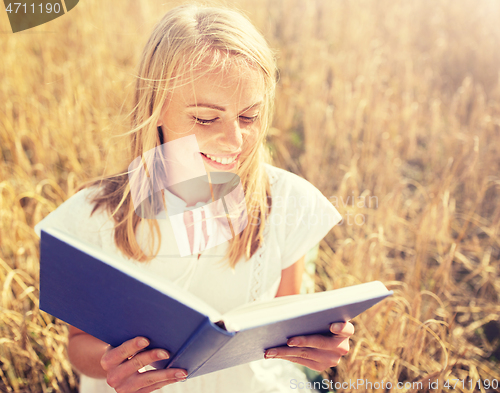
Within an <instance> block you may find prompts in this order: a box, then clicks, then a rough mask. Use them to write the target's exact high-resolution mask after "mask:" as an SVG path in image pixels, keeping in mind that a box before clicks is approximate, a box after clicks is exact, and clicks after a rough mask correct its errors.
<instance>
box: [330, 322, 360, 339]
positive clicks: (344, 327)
mask: <svg viewBox="0 0 500 393" xmlns="http://www.w3.org/2000/svg"><path fill="white" fill-rule="evenodd" d="M330 331H331V332H332V333H334V334H336V335H338V336H344V337H350V336H352V335H353V334H354V325H353V324H352V323H351V322H336V323H332V324H331V325H330Z"/></svg>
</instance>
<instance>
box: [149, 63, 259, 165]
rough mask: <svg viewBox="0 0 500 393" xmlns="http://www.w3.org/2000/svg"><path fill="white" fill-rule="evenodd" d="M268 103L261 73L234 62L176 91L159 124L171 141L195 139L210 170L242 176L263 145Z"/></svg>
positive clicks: (194, 79)
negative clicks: (261, 138) (257, 147)
mask: <svg viewBox="0 0 500 393" xmlns="http://www.w3.org/2000/svg"><path fill="white" fill-rule="evenodd" d="M263 101H264V87H263V82H262V77H261V75H260V74H259V71H257V70H255V69H253V68H250V67H248V66H242V65H236V64H232V65H231V66H229V67H228V68H227V69H226V70H223V71H221V70H220V69H218V70H215V71H211V72H204V73H202V74H200V73H195V74H194V75H193V81H192V82H189V83H181V84H180V86H177V87H175V88H174V89H173V91H172V93H171V94H170V96H169V100H168V102H167V103H166V106H165V108H164V111H163V113H162V115H161V117H160V119H159V122H158V125H159V126H161V129H162V131H163V140H164V142H165V143H166V142H169V141H173V140H176V139H179V138H182V137H185V136H188V135H195V136H196V140H197V142H198V146H199V148H200V154H201V155H202V158H203V162H204V164H205V169H206V170H207V172H214V171H217V172H221V171H228V172H233V173H236V172H237V170H238V167H239V165H240V164H241V162H242V161H243V160H244V159H245V158H246V156H247V155H248V152H249V149H250V148H251V147H252V144H255V143H256V141H257V137H258V135H259V133H260V128H261V124H260V123H261V121H260V117H259V115H260V111H261V109H262V105H263Z"/></svg>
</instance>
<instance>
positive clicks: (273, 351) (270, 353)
mask: <svg viewBox="0 0 500 393" xmlns="http://www.w3.org/2000/svg"><path fill="white" fill-rule="evenodd" d="M277 354H278V351H277V350H276V349H270V350H269V351H267V352H266V356H265V357H266V359H269V358H274V357H275V356H276V355H277Z"/></svg>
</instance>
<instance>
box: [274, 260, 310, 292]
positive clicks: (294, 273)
mask: <svg viewBox="0 0 500 393" xmlns="http://www.w3.org/2000/svg"><path fill="white" fill-rule="evenodd" d="M305 259H306V256H305V255H304V256H303V257H302V258H300V259H299V260H298V261H297V262H295V263H294V264H293V265H292V266H290V267H287V268H286V269H283V270H282V271H281V282H280V286H279V287H278V293H277V294H276V297H280V296H288V295H297V294H299V293H300V286H301V285H302V273H304V261H305Z"/></svg>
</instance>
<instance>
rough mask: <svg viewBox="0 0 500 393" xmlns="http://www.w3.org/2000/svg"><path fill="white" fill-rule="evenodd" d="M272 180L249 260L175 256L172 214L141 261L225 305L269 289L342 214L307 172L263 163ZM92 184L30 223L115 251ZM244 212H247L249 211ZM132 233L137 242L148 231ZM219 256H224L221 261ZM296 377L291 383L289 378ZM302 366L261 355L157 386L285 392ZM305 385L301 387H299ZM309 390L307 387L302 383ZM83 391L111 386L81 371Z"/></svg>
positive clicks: (263, 295) (218, 392)
mask: <svg viewBox="0 0 500 393" xmlns="http://www.w3.org/2000/svg"><path fill="white" fill-rule="evenodd" d="M265 167H266V170H267V173H268V175H269V180H270V183H271V197H272V209H271V214H270V216H269V218H268V222H267V223H266V226H265V232H264V242H263V244H262V245H261V247H260V248H259V249H258V250H257V252H256V253H255V254H254V255H253V256H252V258H250V259H249V260H248V261H245V260H242V261H239V262H238V263H237V264H236V266H235V269H234V270H231V269H230V268H229V267H228V266H227V263H221V261H220V260H221V258H220V256H221V255H224V252H225V250H226V247H227V243H226V244H222V245H220V246H217V247H215V248H211V249H208V250H206V251H205V252H203V253H202V255H201V258H200V259H198V256H197V255H195V256H189V257H182V258H181V257H180V256H179V253H178V247H177V245H176V242H175V238H174V235H173V230H172V226H171V225H170V221H169V219H168V218H166V217H165V215H164V219H159V220H158V223H159V225H160V230H161V239H162V243H161V247H160V252H159V254H158V257H156V258H155V259H154V260H152V261H151V262H149V263H142V264H139V263H138V264H139V265H140V266H141V267H143V268H144V269H147V270H149V271H150V272H152V273H154V274H155V275H157V276H159V277H163V278H164V279H165V281H166V282H170V283H172V282H174V283H175V284H177V285H180V286H182V287H184V288H186V289H187V290H189V291H190V292H192V293H193V294H195V295H197V296H198V297H200V298H201V299H203V300H204V301H205V302H207V303H208V304H210V305H211V306H212V307H214V308H215V309H217V310H218V311H219V312H221V313H224V312H226V311H229V310H231V309H233V308H235V307H237V306H240V305H242V304H245V303H248V302H252V301H255V300H261V299H272V298H274V297H275V295H276V293H277V290H278V286H279V283H280V278H281V270H282V269H285V268H287V267H289V266H291V265H292V264H293V263H294V262H296V261H297V260H298V259H299V258H301V257H302V256H303V255H305V254H306V253H307V251H309V250H310V249H311V248H312V247H314V246H315V245H316V244H317V243H318V242H319V241H320V240H321V239H322V238H323V237H324V236H325V235H326V234H327V233H328V231H329V230H330V229H331V228H332V227H333V226H334V225H335V224H337V223H338V222H339V221H340V220H341V218H342V217H341V215H340V214H339V213H338V211H337V210H336V209H335V207H334V206H333V205H332V204H331V203H330V202H329V201H328V199H326V198H325V197H324V196H323V195H322V194H321V192H320V191H319V190H318V189H316V188H315V187H314V186H313V185H312V184H310V183H309V182H308V181H306V180H305V179H303V178H301V177H299V176H297V175H295V174H292V173H290V172H287V171H285V170H282V169H279V168H276V167H273V166H271V165H267V164H265ZM96 191H98V190H97V188H95V187H94V188H90V189H84V190H82V191H80V192H78V193H77V194H75V195H74V196H72V197H71V198H69V199H68V200H67V201H66V202H64V203H63V204H62V205H61V206H59V208H58V209H56V210H55V211H54V212H52V213H51V214H49V215H48V216H47V217H46V218H45V219H43V220H42V221H41V222H40V223H38V224H37V225H36V226H35V231H36V232H37V233H38V235H39V236H40V230H41V229H43V228H47V227H57V228H60V229H63V230H66V231H68V232H70V233H72V234H74V235H76V236H78V237H80V238H82V239H83V240H86V241H88V242H91V243H93V244H94V245H95V246H96V247H99V248H102V249H103V250H105V251H108V252H113V253H120V251H118V249H117V248H116V246H115V244H114V239H113V223H112V222H111V220H109V219H108V218H109V215H108V214H107V213H105V212H104V211H103V209H99V210H97V211H96V212H95V213H94V214H93V215H92V216H90V213H91V211H92V207H93V206H92V205H91V204H90V203H89V201H88V200H87V197H88V196H89V195H92V194H93V193H94V192H96ZM248 214H249V215H251V214H252V212H248ZM143 228H144V229H145V228H147V225H146V226H145V227H142V228H141V227H139V228H138V232H137V239H138V242H139V244H141V247H144V241H146V240H149V239H150V237H149V236H142V235H143V234H144V233H145V232H144V231H143ZM223 262H224V261H223ZM293 380H295V382H293V383H294V385H292V382H291V381H293ZM306 381H307V379H306V377H305V374H304V373H303V372H302V371H301V370H300V369H299V368H297V367H296V366H295V364H294V363H291V362H288V361H285V360H280V359H262V360H258V361H255V362H251V363H248V364H243V365H239V366H235V367H231V368H228V369H225V370H221V371H217V372H214V373H211V374H206V375H202V376H200V377H196V378H193V379H188V380H186V381H185V382H181V383H176V384H173V385H169V386H165V387H164V388H162V389H161V390H158V392H161V393H181V392H182V393H189V392H193V393H195V392H196V393H202V392H203V393H210V392H214V393H225V392H227V393H234V392H238V393H246V392H248V393H261V392H262V393H264V392H269V393H271V392H273V393H275V392H288V393H289V392H290V389H291V388H292V386H293V387H294V390H298V391H302V390H300V389H296V388H295V387H296V386H297V383H298V382H304V383H305V382H306ZM304 391H305V390H304ZM307 391H308V392H311V390H310V389H308V390H307ZM80 392H81V393H91V392H92V393H106V392H114V389H112V388H111V387H109V386H108V385H107V383H106V380H105V379H94V378H90V377H87V376H85V375H82V376H81V379H80Z"/></svg>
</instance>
